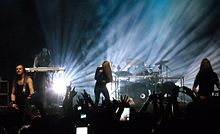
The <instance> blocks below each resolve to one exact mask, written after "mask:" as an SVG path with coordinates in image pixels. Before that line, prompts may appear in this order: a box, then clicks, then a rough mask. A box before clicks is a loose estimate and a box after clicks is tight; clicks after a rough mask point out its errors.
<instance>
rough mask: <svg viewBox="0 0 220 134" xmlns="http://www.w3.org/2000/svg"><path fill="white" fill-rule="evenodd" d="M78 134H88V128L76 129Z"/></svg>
mask: <svg viewBox="0 0 220 134" xmlns="http://www.w3.org/2000/svg"><path fill="white" fill-rule="evenodd" d="M76 134H88V127H76Z"/></svg>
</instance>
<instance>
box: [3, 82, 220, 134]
mask: <svg viewBox="0 0 220 134" xmlns="http://www.w3.org/2000/svg"><path fill="white" fill-rule="evenodd" d="M179 89H180V88H179V87H175V88H174V89H173V90H174V91H173V92H171V96H170V97H169V98H167V97H164V94H151V95H150V96H149V97H148V99H147V100H146V102H145V104H144V105H143V107H142V108H141V109H140V110H139V111H137V110H136V109H135V108H133V107H132V105H130V102H129V101H130V98H129V96H127V95H124V96H121V97H120V99H119V100H112V101H110V102H109V101H106V100H105V99H103V100H102V102H101V105H100V106H99V107H98V108H97V107H96V106H95V103H94V101H93V100H92V98H91V96H90V94H88V93H87V92H86V90H83V92H82V93H81V94H80V93H79V94H78V95H77V92H76V91H75V87H74V88H72V87H71V86H68V87H67V94H66V96H65V99H64V100H65V101H63V107H62V110H61V111H62V113H59V114H58V113H55V112H50V113H49V114H47V116H45V117H41V116H40V115H39V116H38V114H35V115H36V116H34V117H33V118H32V121H31V122H30V124H23V125H22V126H21V125H19V124H16V118H15V117H16V114H15V113H14V112H13V110H12V109H8V110H6V111H5V112H4V111H1V114H0V118H1V121H0V131H1V132H2V133H7V134H35V133H36V134H39V133H47V134H62V133H66V134H77V133H76V129H77V127H87V128H88V134H103V133H105V134H134V133H138V134H164V133H171V134H172V133H179V134H183V133H187V132H194V133H197V132H199V133H205V132H209V133H212V134H213V133H214V134H215V133H218V130H217V129H218V125H217V124H215V123H214V122H213V120H214V121H218V120H219V118H220V117H219V116H217V115H218V114H219V113H220V108H219V98H217V97H216V98H214V99H213V100H212V103H211V104H210V106H209V107H208V109H206V112H203V113H199V111H198V109H197V107H198V106H197V103H196V100H195V101H192V102H190V103H189V104H188V105H187V106H186V110H185V111H184V114H183V112H182V111H181V110H180V109H179V107H178V108H176V109H177V110H176V111H173V110H172V109H173V108H174V107H177V106H178V105H179V104H178V102H177V98H176V97H177V94H176V93H177V90H178V91H179ZM187 89H188V88H187V87H184V91H186V92H187V93H188V90H187ZM188 94H189V93H188ZM76 95H77V96H78V102H77V104H76V105H73V103H72V100H73V97H77V96H76ZM150 105H151V107H153V110H152V111H150V110H149V106H150ZM125 109H126V110H127V114H126V116H124V117H126V118H124V119H123V120H121V117H122V116H123V115H124V112H125V113H126V110H125ZM174 110H175V108H174ZM36 111H37V110H36ZM128 111H130V115H128ZM6 113H7V114H6ZM198 113H199V115H198ZM181 114H182V115H181ZM8 117H10V118H8ZM201 117H204V118H203V119H202V120H201V119H200V118H201ZM200 121H206V122H209V125H206V126H205V125H204V122H200Z"/></svg>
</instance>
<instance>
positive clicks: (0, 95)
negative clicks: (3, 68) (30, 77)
mask: <svg viewBox="0 0 220 134" xmlns="http://www.w3.org/2000/svg"><path fill="white" fill-rule="evenodd" d="M8 104H9V82H8V81H5V80H4V81H3V80H1V81H0V107H4V106H8Z"/></svg>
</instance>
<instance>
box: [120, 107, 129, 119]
mask: <svg viewBox="0 0 220 134" xmlns="http://www.w3.org/2000/svg"><path fill="white" fill-rule="evenodd" d="M129 118H130V108H128V107H125V108H124V110H123V112H122V114H121V117H120V121H129Z"/></svg>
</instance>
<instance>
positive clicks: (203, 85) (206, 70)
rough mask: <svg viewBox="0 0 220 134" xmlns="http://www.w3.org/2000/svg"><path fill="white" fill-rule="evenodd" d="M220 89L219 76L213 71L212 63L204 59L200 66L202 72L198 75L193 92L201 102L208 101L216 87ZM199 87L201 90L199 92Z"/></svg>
mask: <svg viewBox="0 0 220 134" xmlns="http://www.w3.org/2000/svg"><path fill="white" fill-rule="evenodd" d="M215 85H216V87H217V88H218V89H220V83H219V78H218V75H217V74H216V73H215V72H214V71H213V69H212V66H211V63H210V61H209V60H208V59H207V58H204V59H203V60H202V62H201V64H200V70H199V72H198V74H197V75H196V78H195V81H194V84H193V87H192V90H193V92H195V93H196V94H197V96H198V97H199V98H200V99H201V100H206V99H208V98H210V96H212V93H213V91H214V86H215ZM197 86H199V89H198V90H197V89H196V88H197Z"/></svg>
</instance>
